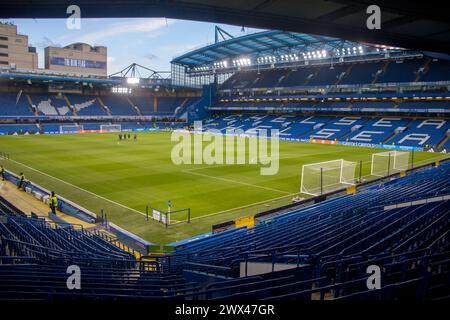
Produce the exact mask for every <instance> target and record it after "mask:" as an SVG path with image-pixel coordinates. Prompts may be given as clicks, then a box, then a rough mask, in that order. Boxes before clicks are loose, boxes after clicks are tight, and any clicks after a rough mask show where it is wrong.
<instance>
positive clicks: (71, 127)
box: [59, 124, 83, 133]
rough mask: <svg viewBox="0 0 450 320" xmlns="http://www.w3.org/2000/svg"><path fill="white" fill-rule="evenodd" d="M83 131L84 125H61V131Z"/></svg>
mask: <svg viewBox="0 0 450 320" xmlns="http://www.w3.org/2000/svg"><path fill="white" fill-rule="evenodd" d="M80 131H83V126H82V125H76V124H74V125H61V126H59V133H78V132H80Z"/></svg>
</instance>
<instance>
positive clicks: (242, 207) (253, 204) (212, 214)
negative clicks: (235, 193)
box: [191, 192, 299, 220]
mask: <svg viewBox="0 0 450 320" xmlns="http://www.w3.org/2000/svg"><path fill="white" fill-rule="evenodd" d="M295 194H299V193H298V192H297V193H291V194H289V195H286V196H281V197H276V198H272V199H268V200H263V201H259V202H254V203H250V204H246V205H243V206H240V207H235V208H231V209H227V210H222V211H217V212H214V213H210V214H205V215H202V216H198V217H194V218H191V220H198V219H203V218H208V217H211V216H215V215H218V214H222V213H227V212H230V211H233V210H239V209H244V208H248V207H252V206H255V205H258V204H264V203H268V202H271V201H275V200H279V199H283V198H286V197H289V196H293V195H295Z"/></svg>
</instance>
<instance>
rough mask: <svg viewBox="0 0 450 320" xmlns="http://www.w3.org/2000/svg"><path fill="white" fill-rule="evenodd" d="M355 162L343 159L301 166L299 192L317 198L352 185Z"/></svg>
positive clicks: (353, 182)
mask: <svg viewBox="0 0 450 320" xmlns="http://www.w3.org/2000/svg"><path fill="white" fill-rule="evenodd" d="M355 170H356V162H351V161H346V160H343V159H339V160H332V161H325V162H318V163H311V164H305V165H303V166H302V177H301V187H300V192H301V193H305V194H309V195H313V196H317V195H320V194H322V193H326V192H329V191H333V190H337V189H341V188H344V187H346V186H349V185H354V184H355V180H356V176H355Z"/></svg>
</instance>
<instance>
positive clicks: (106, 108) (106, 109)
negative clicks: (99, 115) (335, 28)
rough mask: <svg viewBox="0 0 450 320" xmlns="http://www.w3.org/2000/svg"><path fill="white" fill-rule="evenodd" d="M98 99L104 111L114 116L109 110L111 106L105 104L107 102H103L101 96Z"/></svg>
mask: <svg viewBox="0 0 450 320" xmlns="http://www.w3.org/2000/svg"><path fill="white" fill-rule="evenodd" d="M97 101H98V103H99V104H100V106H101V107H102V109H103V111H105V112H106V114H107V115H108V116H112V113H111V110H109V108H108V107H107V106H105V104H104V103H103V100H102V99H101V98H100V96H97Z"/></svg>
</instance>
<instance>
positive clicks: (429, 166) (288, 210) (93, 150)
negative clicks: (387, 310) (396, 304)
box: [0, 1, 450, 316]
mask: <svg viewBox="0 0 450 320" xmlns="http://www.w3.org/2000/svg"><path fill="white" fill-rule="evenodd" d="M29 2H30V1H29ZM31 2H33V1H31ZM48 2H49V3H51V2H52V1H48ZM76 2H77V1H74V3H76ZM138 2H139V1H138ZM175 2H177V1H175ZM212 2H215V1H211V3H212ZM238 2H239V1H238ZM250 2H252V6H253V5H254V7H252V8H251V10H250V9H249V7H248V6H249V5H250V4H249V3H250ZM250 2H249V3H247V4H245V5H244V4H243V3H242V4H239V3H236V4H235V5H230V6H229V7H227V5H226V4H220V5H219V4H218V3H219V2H217V4H214V5H212V4H211V3H208V2H202V1H200V2H195V1H192V3H191V1H186V2H185V3H184V4H180V5H174V7H173V8H169V7H168V6H170V4H166V2H165V1H160V2H158V1H148V3H147V4H144V3H142V4H141V5H142V8H144V7H145V6H147V5H148V7H145V8H146V9H154V11H153V12H152V13H151V14H149V13H147V11H146V10H144V9H143V10H142V11H139V10H138V11H136V8H135V7H134V5H130V6H128V5H127V4H123V7H120V5H111V6H110V7H108V8H109V9H108V10H106V11H101V10H100V9H101V6H102V1H98V2H96V3H95V4H86V3H85V4H83V3H82V1H80V3H81V4H79V8H81V13H82V17H83V15H85V16H86V17H87V18H108V17H114V18H116V17H117V18H124V19H128V20H130V21H132V18H130V17H133V18H138V17H170V18H177V19H189V20H198V21H207V22H211V25H210V28H211V29H210V30H212V31H214V41H213V42H212V43H209V44H206V45H202V46H197V47H196V48H190V49H189V50H182V51H183V53H180V54H177V55H176V56H174V57H170V56H167V57H165V60H166V62H167V63H168V64H170V71H155V70H154V69H153V68H152V66H151V64H149V63H147V62H148V61H147V62H146V63H143V62H142V61H138V60H136V62H133V63H131V64H127V65H122V66H121V68H120V71H116V72H112V71H110V70H109V69H110V67H109V65H110V62H111V61H113V59H112V58H111V56H110V55H112V54H113V52H115V51H114V49H112V48H109V46H107V45H106V44H103V43H94V42H93V43H86V42H81V41H78V39H79V38H76V37H71V33H70V32H69V31H68V32H67V35H68V36H66V37H65V38H64V39H65V42H64V45H62V46H59V45H55V44H51V43H50V44H48V46H46V47H45V49H44V48H40V49H39V50H41V49H42V52H45V57H43V56H42V57H40V56H41V55H42V52H40V51H39V50H37V49H36V48H35V47H34V46H33V45H32V43H33V42H32V36H28V35H26V34H23V33H22V31H21V24H22V22H23V20H21V19H19V20H17V21H10V20H8V19H10V18H26V19H30V18H60V20H61V21H63V22H61V23H62V25H63V26H64V25H65V20H64V19H66V18H67V16H68V14H67V13H66V8H65V4H58V1H54V4H52V7H48V6H46V5H43V6H40V7H39V10H34V11H33V10H32V9H30V8H31V7H32V6H30V8H26V7H20V3H21V1H17V2H14V1H6V2H4V4H3V3H2V4H0V9H1V10H0V12H2V13H1V14H0V17H1V18H2V19H3V18H4V19H5V21H4V22H0V165H1V167H0V170H1V177H0V178H1V181H0V300H44V301H55V300H56V301H61V300H105V301H110V300H127V301H135V300H138V301H141V300H146V301H147V300H155V299H157V300H158V301H197V300H202V301H204V300H214V301H217V300H228V301H233V300H239V301H242V300H255V301H269V302H274V301H275V302H276V301H291V302H292V301H294V302H295V301H310V300H321V301H323V300H327V301H328V300H335V301H336V302H337V301H366V300H376V301H389V300H400V301H411V300H419V301H448V300H449V299H450V281H449V279H450V270H449V264H450V262H449V261H450V233H449V230H450V228H449V226H450V209H449V208H450V154H449V152H450V117H449V115H450V55H449V53H450V46H449V41H448V40H449V39H450V35H449V31H448V30H449V27H450V26H449V22H448V20H446V18H445V17H442V16H441V15H440V14H439V13H435V12H434V13H430V12H429V11H423V14H424V15H426V16H425V17H424V18H423V20H421V21H424V22H423V23H422V24H420V23H419V22H417V20H415V17H416V16H417V15H418V14H419V12H420V9H421V8H422V7H421V6H419V5H418V6H412V7H411V11H410V12H404V11H401V10H400V9H398V8H397V9H398V10H397V9H396V6H395V5H390V6H388V7H389V8H384V7H383V5H381V6H380V7H381V8H379V9H381V12H382V14H383V17H384V18H383V19H382V20H381V22H380V23H381V29H380V30H381V31H380V30H379V32H377V33H376V34H374V33H373V32H375V31H372V30H371V29H370V28H369V21H368V22H367V26H366V19H368V17H371V13H373V14H374V15H375V14H376V9H373V10H374V11H373V12H372V11H370V10H369V11H370V12H369V11H367V12H366V7H367V5H364V3H363V1H361V2H360V1H355V2H354V3H353V4H349V2H346V1H316V2H314V1H299V3H298V4H297V5H298V6H299V8H303V9H304V12H303V13H302V14H303V15H304V16H301V15H302V14H299V15H300V16H295V14H294V13H292V12H290V9H289V8H290V7H289V6H288V5H286V6H285V5H284V4H283V3H282V1H269V3H267V2H265V1H259V2H262V3H263V4H261V6H259V5H257V2H258V1H250ZM253 2H254V3H253ZM186 3H187V4H186ZM194 3H195V4H194ZM272 3H279V6H278V7H277V9H278V10H275V9H273V8H272ZM183 6H185V7H183ZM75 7H77V6H75ZM375 7H377V6H375ZM60 9H61V10H60ZM72 9H73V8H72ZM72 9H71V10H72ZM385 9H386V10H387V12H386V15H384V11H383V10H385ZM73 10H75V9H73ZM414 10H417V12H414ZM67 12H69V11H67ZM244 16H247V17H248V26H247V25H246V26H244V27H242V30H244V29H245V28H248V27H255V28H258V29H254V30H252V31H251V32H245V33H244V34H237V35H236V34H233V33H232V32H229V31H227V27H226V26H224V25H220V26H219V25H215V24H213V23H228V24H231V25H237V26H239V28H241V24H242V21H243V19H242V18H243V17H244ZM282 17H284V19H281V18H282ZM374 19H375V20H376V17H375V18H374ZM360 20H361V21H363V22H359V21H360ZM314 21H315V22H314ZM81 22H83V20H81ZM438 22H439V23H440V24H439V28H441V29H439V30H438V24H437V23H438ZM166 23H167V22H166ZM246 23H247V22H246ZM359 23H361V26H359ZM374 23H375V25H376V21H375V22H374ZM383 25H385V29H383V28H384V27H383ZM167 26H168V28H169V27H171V23H167ZM325 26H328V27H325ZM333 26H334V27H333ZM330 27H333V28H330ZM378 29H379V28H378ZM82 30H83V29H81V31H82ZM352 30H353V31H352ZM427 30H428V31H427ZM425 31H426V32H425ZM42 36H43V35H42ZM194 37H195V32H194ZM198 38H200V36H198ZM84 39H89V37H86V38H84ZM116 41H118V42H119V43H120V44H121V45H122V46H123V48H122V49H123V50H126V49H125V47H126V46H127V45H130V46H131V44H128V43H127V42H128V39H126V37H124V38H123V39H122V38H121V37H120V35H117V39H116ZM155 41H156V40H155ZM174 45H176V44H174ZM148 46H150V45H148ZM115 50H117V49H115ZM39 58H41V59H42V60H41V61H44V62H45V67H41V66H40V65H39V63H38V61H39ZM183 306H184V304H183ZM269 307H270V306H269ZM241 311H242V310H241ZM247 311H248V310H247ZM247 311H245V312H247ZM263 311H264V312H265V311H267V312H269V311H270V308H269V310H263ZM242 312H244V311H242ZM258 312H259V313H260V314H262V313H261V312H262V311H261V310H260V309H258V311H257V313H258ZM238 313H239V312H238ZM185 314H189V313H185ZM243 314H244V313H243ZM245 314H247V315H249V313H245ZM269 314H270V312H269ZM252 315H253V316H255V313H253V314H252ZM205 316H206V314H205Z"/></svg>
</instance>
